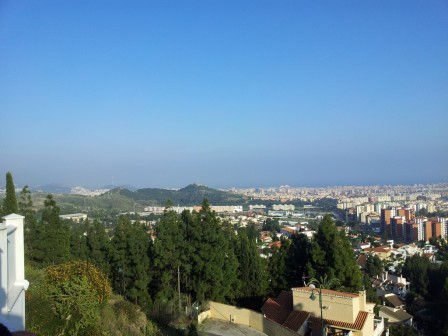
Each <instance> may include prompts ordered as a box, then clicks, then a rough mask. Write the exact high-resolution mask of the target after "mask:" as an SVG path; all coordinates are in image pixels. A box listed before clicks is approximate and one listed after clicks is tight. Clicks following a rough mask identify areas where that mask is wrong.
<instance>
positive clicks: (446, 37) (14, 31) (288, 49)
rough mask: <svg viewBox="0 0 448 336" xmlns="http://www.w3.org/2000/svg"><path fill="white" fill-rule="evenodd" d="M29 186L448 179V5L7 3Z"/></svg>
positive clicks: (14, 147) (9, 109)
mask: <svg viewBox="0 0 448 336" xmlns="http://www.w3.org/2000/svg"><path fill="white" fill-rule="evenodd" d="M0 125H1V131H0V174H2V176H4V173H5V172H6V171H11V172H12V174H13V177H14V181H15V183H16V184H18V185H23V184H29V185H39V184H46V183H51V182H59V183H65V184H68V185H84V186H97V187H99V186H102V185H106V184H110V183H114V184H116V185H119V184H131V185H135V186H138V187H183V186H185V185H187V184H189V183H193V182H197V183H202V184H206V185H208V186H212V187H231V186H275V185H281V184H289V185H292V186H320V185H347V184H362V185H369V184H413V183H431V182H447V181H448V169H447V167H448V2H447V1H437V0H434V1H432V0H431V1H424V0H418V1H417V0H415V1H414V0H403V1H399V0H394V1H390V0H385V1H380V0H372V1H367V0H366V1H355V0H353V1H343V0H338V1H334V0H329V1H318V0H316V1H299V0H295V1H281V0H279V1H273V0H269V1H265V0H254V1H244V0H238V1H231V0H179V1H171V0H159V1H132V0H131V1H124V0H123V1H112V0H107V1H98V0H95V1H92V0H88V1H84V0H77V1H61V0H54V1H47V0H39V1H36V0H2V1H1V2H0Z"/></svg>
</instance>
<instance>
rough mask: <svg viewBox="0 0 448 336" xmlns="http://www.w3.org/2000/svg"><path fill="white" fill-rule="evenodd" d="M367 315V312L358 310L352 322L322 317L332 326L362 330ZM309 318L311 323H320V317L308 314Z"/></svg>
mask: <svg viewBox="0 0 448 336" xmlns="http://www.w3.org/2000/svg"><path fill="white" fill-rule="evenodd" d="M368 315H369V313H368V312H365V311H360V312H359V313H358V316H357V317H356V320H355V322H354V323H350V322H343V321H336V320H328V319H324V323H325V324H326V325H328V326H334V327H339V328H344V329H352V330H362V328H363V326H364V323H365V322H366V319H367V316H368ZM309 320H310V321H311V322H312V323H320V317H317V316H310V317H309Z"/></svg>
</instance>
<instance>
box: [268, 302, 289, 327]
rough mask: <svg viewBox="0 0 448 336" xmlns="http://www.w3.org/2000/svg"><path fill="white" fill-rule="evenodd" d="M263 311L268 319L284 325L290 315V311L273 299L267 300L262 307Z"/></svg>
mask: <svg viewBox="0 0 448 336" xmlns="http://www.w3.org/2000/svg"><path fill="white" fill-rule="evenodd" d="M261 311H262V312H263V314H264V316H265V317H266V318H267V319H269V320H272V321H274V322H277V323H278V324H283V322H285V321H286V319H287V318H288V315H289V314H290V311H289V310H288V309H285V308H283V307H282V306H280V305H279V304H278V303H277V302H276V301H275V300H273V299H271V298H268V299H267V300H266V302H265V303H264V305H263V307H261Z"/></svg>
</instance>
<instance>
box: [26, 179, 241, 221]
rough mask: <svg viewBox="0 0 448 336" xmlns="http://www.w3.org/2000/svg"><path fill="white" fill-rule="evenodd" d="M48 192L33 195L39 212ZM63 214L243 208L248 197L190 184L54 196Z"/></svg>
mask: <svg viewBox="0 0 448 336" xmlns="http://www.w3.org/2000/svg"><path fill="white" fill-rule="evenodd" d="M46 195H47V194H46V193H32V196H33V202H34V205H35V207H36V208H37V209H41V208H43V202H44V199H45V197H46ZM54 198H55V200H56V202H57V204H58V206H59V207H60V208H61V213H63V214H66V213H75V212H92V211H96V210H106V211H114V212H117V213H118V212H129V211H143V209H144V207H145V206H164V205H165V204H166V201H167V200H171V202H172V203H173V205H181V206H193V205H200V204H201V203H202V200H203V199H204V198H207V199H208V201H209V203H210V204H211V205H242V204H245V203H246V202H247V198H246V197H244V196H241V195H236V194H232V193H229V192H226V191H221V190H217V189H213V188H208V187H206V186H201V185H197V184H191V185H189V186H187V187H185V188H182V189H179V190H170V189H160V188H145V189H139V190H136V191H130V190H128V189H125V188H116V189H112V190H110V191H108V192H106V193H105V194H102V195H99V196H94V197H89V196H81V195H73V194H55V195H54Z"/></svg>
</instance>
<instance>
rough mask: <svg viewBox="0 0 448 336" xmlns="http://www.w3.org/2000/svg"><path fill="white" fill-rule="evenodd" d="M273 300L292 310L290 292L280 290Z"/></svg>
mask: <svg viewBox="0 0 448 336" xmlns="http://www.w3.org/2000/svg"><path fill="white" fill-rule="evenodd" d="M275 301H276V302H277V303H278V304H279V305H280V306H282V307H283V308H285V309H288V310H292V306H293V299H292V292H286V291H282V292H281V293H280V294H279V295H278V296H277V298H276V299H275Z"/></svg>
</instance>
